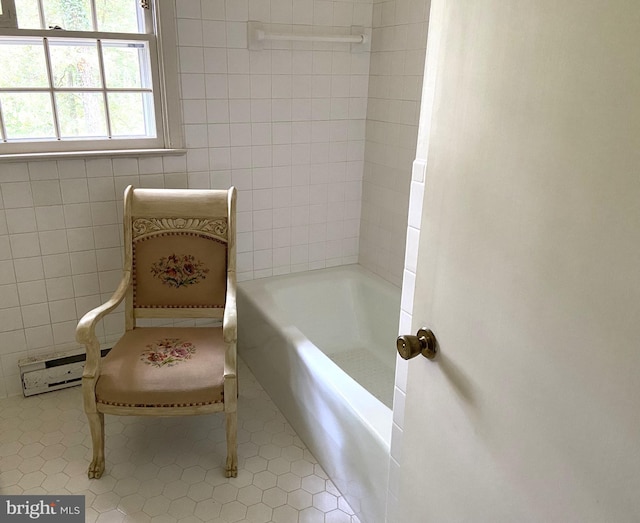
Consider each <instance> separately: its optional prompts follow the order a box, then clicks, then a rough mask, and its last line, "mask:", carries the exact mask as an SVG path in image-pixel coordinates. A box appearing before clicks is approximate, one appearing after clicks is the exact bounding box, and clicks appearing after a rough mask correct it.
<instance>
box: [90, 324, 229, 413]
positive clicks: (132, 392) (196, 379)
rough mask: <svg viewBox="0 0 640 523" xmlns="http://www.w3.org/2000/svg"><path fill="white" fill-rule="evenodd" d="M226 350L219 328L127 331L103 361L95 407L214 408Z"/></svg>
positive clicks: (219, 397) (219, 393)
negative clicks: (189, 406)
mask: <svg viewBox="0 0 640 523" xmlns="http://www.w3.org/2000/svg"><path fill="white" fill-rule="evenodd" d="M225 348H226V346H225V343H224V341H223V338H222V328H221V327H218V328H210V327H148V328H137V329H133V330H132V331H128V332H126V333H125V335H124V336H123V337H122V338H120V340H119V341H118V343H116V345H115V346H114V347H113V349H111V351H110V352H109V354H107V355H106V356H105V358H104V359H103V361H102V370H101V373H100V378H99V379H98V383H97V385H96V398H97V401H98V403H104V404H108V405H119V406H145V407H170V406H176V407H177V406H188V405H207V404H211V403H219V402H221V401H222V400H223V381H224V356H225Z"/></svg>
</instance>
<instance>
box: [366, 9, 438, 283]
mask: <svg viewBox="0 0 640 523" xmlns="http://www.w3.org/2000/svg"><path fill="white" fill-rule="evenodd" d="M428 17H429V0H390V1H382V0H375V3H374V6H373V37H372V48H371V68H370V72H371V74H370V76H369V105H368V109H367V130H366V149H365V169H364V180H363V184H362V218H361V220H362V221H361V227H360V253H359V262H360V263H361V264H362V265H364V266H365V267H367V268H368V269H370V270H372V271H373V272H376V273H377V274H379V275H380V276H382V277H383V278H385V279H387V280H389V281H391V282H393V283H395V284H396V285H398V286H400V283H401V281H402V275H403V267H404V255H405V238H406V226H407V211H408V208H409V185H410V181H411V165H412V162H413V160H414V159H415V153H416V140H417V135H418V118H419V113H420V97H421V91H422V76H423V74H424V59H425V49H426V42H427V25H428Z"/></svg>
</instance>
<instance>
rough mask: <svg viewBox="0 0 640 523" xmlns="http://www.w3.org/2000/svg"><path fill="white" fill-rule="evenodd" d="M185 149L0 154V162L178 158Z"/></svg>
mask: <svg viewBox="0 0 640 523" xmlns="http://www.w3.org/2000/svg"><path fill="white" fill-rule="evenodd" d="M186 152H187V150H186V149H114V150H105V151H59V152H49V153H16V154H0V162H33V161H38V160H66V159H71V158H105V157H111V156H179V155H182V154H186Z"/></svg>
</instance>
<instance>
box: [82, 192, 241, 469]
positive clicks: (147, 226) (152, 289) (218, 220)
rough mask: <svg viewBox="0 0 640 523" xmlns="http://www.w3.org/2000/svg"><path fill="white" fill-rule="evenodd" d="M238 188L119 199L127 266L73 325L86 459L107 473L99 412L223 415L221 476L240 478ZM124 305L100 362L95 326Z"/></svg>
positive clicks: (129, 194) (138, 194)
mask: <svg viewBox="0 0 640 523" xmlns="http://www.w3.org/2000/svg"><path fill="white" fill-rule="evenodd" d="M235 201H236V190H235V188H233V187H232V188H231V189H229V190H228V191H213V190H212V191H208V190H187V189H184V190H180V189H175V190H173V189H134V188H133V187H131V186H129V187H127V189H126V190H125V194H124V270H123V275H122V281H121V282H120V285H119V287H118V288H117V290H116V291H115V293H114V294H113V296H112V297H111V299H110V300H109V301H107V302H106V303H104V304H103V305H101V306H99V307H97V308H96V309H94V310H92V311H90V312H88V313H87V314H85V315H84V317H83V318H82V319H81V320H80V322H79V323H78V327H77V330H76V339H77V340H78V342H80V343H82V344H84V345H85V346H86V350H87V360H86V364H85V367H84V374H83V377H82V394H83V400H84V409H85V412H86V414H87V418H88V420H89V426H90V429H91V439H92V443H93V460H92V461H91V465H90V466H89V472H88V474H89V478H99V477H101V476H102V473H103V472H104V468H105V456H104V415H105V414H115V415H125V416H126V415H133V416H190V415H196V414H209V413H214V412H224V413H225V418H226V419H225V421H226V437H227V460H226V475H227V477H235V476H236V475H237V414H236V408H237V396H238V393H237V361H236V338H237V319H236V318H237V316H236V247H235V239H236V234H235ZM122 301H124V310H125V333H124V335H123V336H122V337H121V338H120V339H119V341H118V342H117V343H116V344H115V345H114V346H113V348H112V349H111V351H110V352H109V353H108V354H107V355H106V356H105V357H103V358H101V356H100V344H99V341H98V338H97V336H96V332H95V329H96V324H97V323H98V322H99V321H100V320H101V319H102V318H103V317H104V316H105V315H106V314H108V313H110V312H111V311H113V310H114V309H115V308H116V307H118V305H119V304H120V303H121V302H122ZM140 318H165V319H167V320H169V319H170V318H178V319H180V318H218V319H221V320H222V326H221V327H172V326H167V327H138V326H137V325H136V321H137V320H138V319H140Z"/></svg>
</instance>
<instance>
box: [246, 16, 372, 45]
mask: <svg viewBox="0 0 640 523" xmlns="http://www.w3.org/2000/svg"><path fill="white" fill-rule="evenodd" d="M247 29H248V30H247V36H248V37H249V49H261V48H262V43H263V42H265V41H280V42H332V43H345V44H365V43H367V41H368V37H367V35H366V34H365V33H364V32H362V33H360V34H351V35H332V34H319V35H314V34H297V33H276V32H273V33H270V32H268V31H265V30H264V29H263V25H262V23H261V22H249V23H248V28H247ZM358 29H360V30H361V29H362V28H358Z"/></svg>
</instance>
